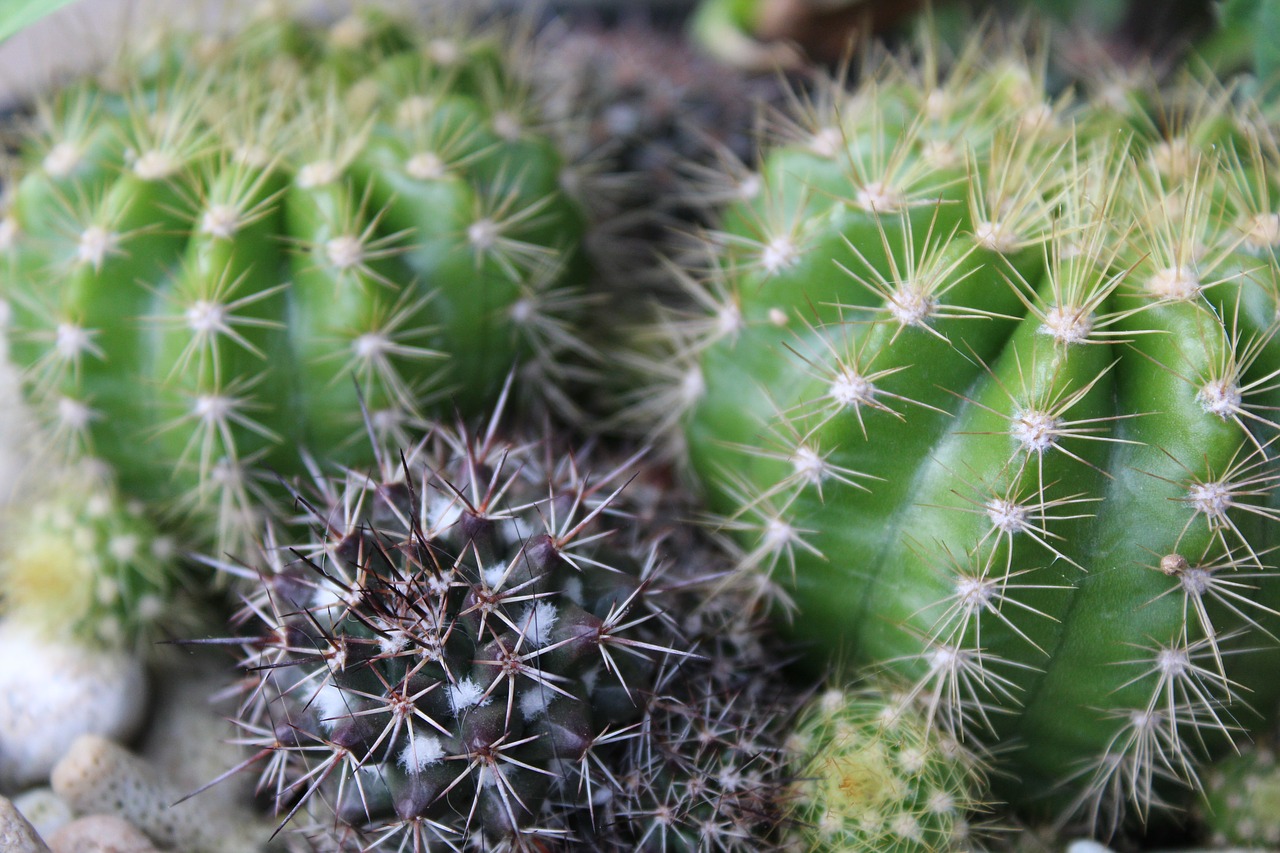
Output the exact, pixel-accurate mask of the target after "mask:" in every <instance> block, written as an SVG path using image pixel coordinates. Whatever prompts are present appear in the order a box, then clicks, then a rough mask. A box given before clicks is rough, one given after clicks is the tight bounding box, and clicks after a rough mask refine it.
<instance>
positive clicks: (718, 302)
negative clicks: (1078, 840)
mask: <svg viewBox="0 0 1280 853" xmlns="http://www.w3.org/2000/svg"><path fill="white" fill-rule="evenodd" d="M988 47H989V46H988V45H986V44H978V45H977V46H976V47H974V48H971V49H970V50H969V51H968V52H967V53H966V54H965V55H963V56H962V57H960V58H959V60H957V62H956V63H955V67H954V70H953V71H952V72H951V73H950V75H949V76H942V77H940V76H939V75H938V74H937V72H936V66H937V64H936V62H930V61H926V62H923V63H921V65H920V70H915V69H912V68H906V67H902V66H897V65H895V66H893V67H890V68H888V69H887V70H884V71H883V72H881V73H877V74H872V75H869V78H868V80H867V81H866V82H864V83H863V84H861V85H860V86H859V87H858V88H857V89H855V90H853V91H852V92H849V91H843V90H841V89H840V88H839V87H833V88H832V89H831V90H830V91H829V92H825V93H823V95H822V97H818V98H816V99H814V102H813V104H811V105H810V108H808V109H807V110H806V111H804V114H803V115H802V116H801V117H800V118H799V119H798V120H794V121H791V122H788V123H786V124H785V125H784V126H783V128H782V129H781V135H782V137H783V139H782V141H781V142H779V143H778V144H776V145H775V146H773V147H772V148H770V149H768V150H767V151H766V153H765V156H764V158H763V161H762V165H761V167H760V170H759V173H758V174H749V175H747V176H746V177H741V178H739V179H738V180H737V183H736V186H737V189H738V190H739V193H740V200H739V201H736V202H735V203H733V204H732V205H730V206H729V207H728V209H727V210H726V211H725V212H724V215H723V219H722V222H721V225H720V228H719V230H718V231H716V232H714V233H713V234H712V235H711V239H710V240H709V248H708V252H707V255H708V257H709V259H710V260H709V263H707V265H706V268H707V271H706V273H705V275H703V276H702V279H703V282H702V283H701V284H700V285H699V288H698V290H697V298H698V303H697V304H700V305H702V306H705V308H704V309H702V310H699V311H696V312H690V313H688V314H685V315H682V316H679V317H674V318H667V321H665V322H664V323H663V324H661V328H662V330H663V331H662V333H661V335H660V336H659V337H665V338H666V340H668V341H670V342H673V343H671V344H670V346H669V348H668V350H667V354H666V355H664V356H662V357H661V359H655V358H654V357H653V356H652V355H648V356H640V357H637V358H636V362H637V363H640V364H645V365H648V366H649V367H650V368H651V369H652V371H653V372H654V373H655V374H656V375H659V376H662V377H665V378H664V379H663V380H662V384H661V385H660V386H655V387H654V388H653V390H652V391H650V392H647V393H648V394H649V396H647V397H645V398H643V399H642V400H641V404H640V405H637V407H636V411H638V412H640V413H641V414H643V415H645V416H646V417H649V418H650V419H657V418H659V417H666V418H669V417H670V414H669V410H670V409H672V408H674V407H676V406H677V405H681V404H682V405H683V406H684V411H685V412H686V417H685V418H684V424H685V429H684V431H683V440H684V443H685V445H686V446H687V450H688V453H689V457H690V459H691V465H692V468H693V470H694V472H695V473H696V475H697V476H698V477H699V479H700V480H701V482H702V483H703V484H704V485H705V488H706V490H707V492H708V495H709V499H710V501H711V502H712V504H713V506H714V508H715V510H716V511H717V512H718V513H720V514H722V515H723V516H724V522H723V525H724V527H725V529H727V530H729V531H732V532H733V533H734V535H735V536H736V537H737V538H738V541H739V542H740V543H741V547H742V550H743V554H744V563H745V564H747V565H748V566H750V567H751V568H753V569H755V570H759V571H763V572H767V573H768V574H769V575H770V576H771V578H772V580H773V583H774V584H775V587H776V589H775V591H776V592H777V594H778V595H779V596H780V597H781V598H783V599H785V600H786V601H787V602H789V603H790V604H791V605H792V606H793V607H794V610H795V615H794V618H793V619H792V620H791V622H790V625H791V630H792V631H793V632H794V634H795V635H796V636H797V637H799V638H801V639H803V640H806V641H808V642H809V644H810V645H811V647H813V649H814V660H815V661H822V660H827V659H830V658H833V657H834V658H837V659H839V660H841V661H842V662H844V663H848V664H850V665H860V664H873V665H883V666H885V667H887V668H889V669H891V670H893V671H895V672H896V673H897V674H898V675H899V676H902V677H906V678H908V679H911V680H912V681H913V683H914V684H915V685H916V688H915V689H916V691H917V692H918V693H919V694H921V695H922V696H925V697H928V699H929V703H930V705H931V707H932V714H933V716H934V718H935V720H936V721H937V722H939V723H941V724H942V725H944V726H946V727H948V728H949V729H950V730H952V731H953V732H954V733H956V734H958V735H961V736H963V737H964V738H966V739H967V740H968V741H969V742H971V743H978V744H983V745H987V746H992V747H996V746H998V755H999V764H1000V766H1001V768H1002V772H1000V773H997V774H996V775H995V780H994V783H995V785H996V786H997V790H998V793H999V794H1001V795H1003V796H1006V797H1008V798H1010V799H1012V800H1013V801H1014V802H1016V803H1018V804H1019V805H1021V806H1024V807H1026V808H1028V809H1033V810H1038V811H1046V810H1053V811H1061V812H1064V813H1072V814H1078V815H1083V816H1085V817H1086V818H1089V819H1092V820H1093V821H1094V822H1108V821H1112V822H1114V821H1115V820H1118V819H1120V816H1121V814H1122V813H1123V812H1124V811H1126V805H1128V806H1132V809H1130V810H1129V813H1130V814H1136V815H1137V816H1138V817H1140V818H1143V819H1145V818H1147V817H1148V816H1149V815H1150V814H1151V813H1153V812H1157V811H1159V810H1160V809H1161V807H1162V806H1163V805H1166V804H1170V805H1171V804H1175V803H1176V802H1177V801H1178V797H1179V794H1178V790H1179V786H1182V787H1183V788H1185V787H1195V786H1196V785H1197V775H1196V768H1197V767H1198V766H1199V763H1200V762H1201V761H1202V759H1203V757H1204V754H1205V753H1215V752H1218V751H1220V750H1222V749H1224V748H1226V747H1227V745H1228V744H1229V742H1230V741H1231V740H1232V739H1233V738H1235V737H1237V736H1238V735H1239V733H1240V732H1241V730H1247V729H1249V728H1251V727H1254V726H1257V725H1260V724H1261V721H1262V720H1261V718H1262V716H1264V715H1267V714H1268V713H1269V710H1270V709H1271V708H1272V707H1273V706H1274V704H1275V699H1276V693H1277V688H1280V682H1277V680H1276V679H1275V677H1274V673H1275V666H1276V660H1277V654H1278V652H1277V648H1276V641H1275V636H1276V634H1277V630H1280V625H1278V624H1277V612H1276V608H1277V606H1278V605H1280V584H1277V583H1275V581H1274V572H1273V571H1272V570H1271V569H1270V563H1271V562H1272V558H1271V556H1270V555H1271V552H1272V550H1273V548H1274V547H1275V534H1274V530H1275V527H1276V521H1277V519H1278V518H1280V516H1278V515H1277V507H1278V506H1280V499H1278V498H1277V495H1276V492H1277V489H1276V485H1277V480H1278V479H1280V469H1278V468H1277V466H1276V463H1275V455H1276V451H1275V447H1274V442H1275V439H1276V436H1277V417H1276V411H1277V409H1276V406H1277V403H1280V399H1278V395H1277V388H1278V387H1280V383H1278V382H1277V376H1278V375H1280V374H1278V373H1277V370H1278V368H1280V343H1278V342H1277V341H1276V340H1275V330H1276V328H1277V319H1276V318H1277V292H1278V288H1280V283H1278V282H1280V267H1278V266H1277V262H1276V257H1275V248H1276V246H1277V245H1280V226H1277V222H1280V219H1278V217H1277V214H1276V212H1275V209H1274V206H1273V205H1274V202H1275V198H1276V192H1277V186H1278V183H1277V182H1278V181H1280V156H1278V154H1280V151H1278V149H1277V145H1276V136H1275V135H1274V132H1273V131H1274V128H1273V126H1272V125H1270V124H1269V123H1267V122H1266V121H1265V120H1264V118H1263V117H1262V116H1261V115H1259V114H1258V113H1257V111H1256V110H1254V109H1252V108H1251V107H1250V106H1249V105H1247V104H1242V103H1238V102H1237V101H1236V100H1235V99H1233V98H1232V95H1231V93H1230V92H1227V91H1224V90H1221V89H1220V88H1218V87H1217V86H1215V85H1214V84H1213V83H1211V82H1205V81H1199V80H1195V79H1191V78H1188V79H1185V80H1183V81H1182V82H1181V83H1180V84H1179V85H1178V86H1177V87H1176V88H1175V90H1174V91H1172V92H1157V91H1155V90H1143V89H1136V88H1135V89H1134V90H1133V91H1132V93H1130V92H1129V91H1127V90H1126V91H1122V92H1121V93H1120V94H1121V95H1123V97H1120V96H1118V95H1117V94H1116V92H1115V91H1110V90H1108V91H1106V92H1104V93H1102V94H1100V95H1099V96H1098V97H1096V98H1093V99H1087V100H1082V101H1081V102H1080V103H1077V104H1070V103H1068V102H1067V101H1066V100H1065V99H1064V100H1060V101H1057V102H1052V101H1050V100H1048V99H1047V98H1046V96H1045V95H1044V94H1043V89H1042V87H1041V85H1040V83H1039V80H1038V76H1039V75H1038V73H1037V72H1036V70H1035V67H1034V66H1033V65H1032V64H1030V63H1028V62H1027V61H1026V60H1025V59H1024V58H1021V57H1020V56H1018V55H1013V54H1011V53H1010V52H1009V51H1007V50H999V49H991V50H989V51H988ZM987 53H990V54H993V55H994V56H993V57H988V56H986V55H985V54H987ZM1112 88H1113V89H1115V88H1116V87H1112ZM1103 95H1106V96H1107V97H1103ZM721 189H722V190H723V189H724V188H723V187H721ZM673 354H674V355H673ZM672 364H675V365H677V367H674V368H673V367H672V366H671V365H672ZM1111 825H1113V826H1114V823H1112V824H1111Z"/></svg>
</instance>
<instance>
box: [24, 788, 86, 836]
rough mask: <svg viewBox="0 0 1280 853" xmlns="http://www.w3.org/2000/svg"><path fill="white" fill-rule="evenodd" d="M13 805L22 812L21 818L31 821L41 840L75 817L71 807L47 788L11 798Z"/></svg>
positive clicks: (25, 792) (35, 789)
mask: <svg viewBox="0 0 1280 853" xmlns="http://www.w3.org/2000/svg"><path fill="white" fill-rule="evenodd" d="M13 805H14V807H15V808H17V810H18V811H20V812H22V816H23V817H25V818H26V819H27V820H29V821H31V825H32V826H34V827H35V829H36V832H38V833H40V837H41V838H48V837H49V836H51V835H53V833H55V832H57V831H58V830H59V829H61V828H62V827H63V826H65V825H67V824H68V823H70V822H71V821H72V819H73V818H74V817H75V815H73V814H72V813H71V807H70V806H68V805H67V804H66V803H65V802H63V801H62V798H61V797H59V796H58V795H57V794H55V793H54V792H53V789H52V788H49V787H40V788H31V789H30V790H27V791H23V792H22V793H21V794H19V795H18V796H16V797H14V798H13Z"/></svg>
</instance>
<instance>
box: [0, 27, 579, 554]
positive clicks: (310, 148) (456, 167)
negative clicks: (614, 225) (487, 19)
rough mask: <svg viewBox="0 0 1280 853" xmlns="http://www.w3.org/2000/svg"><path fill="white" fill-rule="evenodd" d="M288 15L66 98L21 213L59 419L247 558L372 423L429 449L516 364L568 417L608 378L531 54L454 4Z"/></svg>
mask: <svg viewBox="0 0 1280 853" xmlns="http://www.w3.org/2000/svg"><path fill="white" fill-rule="evenodd" d="M279 5H280V4H275V5H274V6H273V5H271V4H268V5H267V6H265V7H264V11H262V12H261V13H260V14H259V15H258V16H257V17H254V18H253V19H251V20H249V21H247V22H242V23H241V25H240V26H239V27H237V31H236V32H234V33H232V34H231V35H229V36H226V37H221V36H218V35H210V36H197V35H195V34H182V33H162V34H161V35H160V36H158V37H157V38H155V39H152V40H151V41H148V42H146V43H143V44H139V45H134V46H133V49H131V50H130V51H128V52H127V54H126V55H125V56H124V58H122V59H121V61H120V62H119V63H118V65H117V66H115V67H113V68H111V69H109V70H107V71H105V72H103V73H101V74H99V75H97V76H96V77H95V78H92V79H89V80H84V81H80V82H77V83H73V84H70V85H68V86H66V87H64V88H63V89H62V90H61V91H60V92H58V93H57V94H54V95H52V96H49V97H47V98H46V99H45V100H43V101H42V102H40V103H39V104H38V105H37V107H36V108H35V110H34V115H33V120H32V121H31V122H30V125H31V126H30V127H29V128H28V129H27V130H26V131H25V132H24V133H22V134H21V138H20V139H19V140H17V143H16V149H17V153H16V156H15V157H14V158H13V163H12V164H11V165H10V167H9V168H8V169H7V178H8V179H7V180H6V182H5V183H6V192H5V194H4V197H3V201H2V202H0V265H2V277H3V281H4V284H3V290H2V291H0V295H2V296H3V297H4V298H5V299H6V300H8V302H9V304H10V308H11V310H12V322H11V324H10V335H11V356H12V358H13V359H14V361H15V363H17V364H18V365H19V366H20V367H21V368H23V370H24V384H25V387H26V389H27V391H28V396H29V397H30V399H31V400H32V402H33V403H34V404H35V406H36V407H37V409H38V410H39V413H40V414H41V415H42V416H43V417H44V419H45V420H46V422H47V423H48V424H49V425H50V429H51V431H52V432H53V433H54V434H55V435H57V436H59V437H61V438H63V439H65V440H66V442H67V443H69V444H70V445H71V446H73V447H74V448H75V449H76V450H77V451H78V450H82V449H84V450H88V451H90V452H92V453H94V454H97V455H99V456H100V457H102V458H103V459H105V460H106V461H108V462H109V463H110V464H112V465H113V466H115V467H116V469H117V470H118V475H119V479H120V483H121V485H122V487H123V489H124V490H125V491H126V492H127V493H128V494H131V495H135V496H140V497H143V498H145V499H147V500H148V501H154V502H155V503H156V504H157V505H159V506H162V507H164V508H165V509H166V510H171V511H175V512H177V513H180V514H182V515H184V516H187V517H191V516H200V517H202V518H205V519H207V518H209V517H212V518H213V519H215V520H216V523H217V525H218V534H217V537H216V538H217V541H218V543H219V544H221V545H224V546H228V545H234V544H236V543H238V542H240V541H242V540H243V538H244V531H246V530H249V529H251V528H252V523H251V519H252V516H253V515H254V509H255V507H256V506H257V505H259V503H260V501H261V499H262V497H263V495H262V492H263V491H264V490H265V491H268V492H269V491H270V487H271V486H272V485H274V478H271V479H269V482H268V483H267V485H266V486H265V487H264V485H263V482H262V480H263V475H262V474H261V472H262V471H264V470H268V469H269V470H271V471H273V472H286V473H287V472H296V471H298V470H300V467H301V466H300V462H299V458H300V454H299V452H298V449H299V448H300V447H302V448H306V449H309V450H310V451H311V452H313V453H315V454H317V455H319V456H321V457H323V458H329V459H335V460H345V461H354V460H356V459H358V457H359V455H360V453H361V451H362V450H364V449H365V446H364V443H363V435H364V422H363V418H362V408H363V410H367V413H368V418H369V420H370V421H371V422H372V423H373V425H374V427H375V428H376V429H377V430H379V431H380V432H383V433H386V434H388V435H396V436H399V437H401V438H403V437H404V435H406V430H409V429H411V426H412V424H413V423H414V422H415V421H416V420H420V419H422V418H423V417H425V416H428V415H430V414H432V413H450V412H452V411H453V410H454V409H455V407H456V408H458V409H461V410H463V411H468V412H475V411H477V410H479V409H482V408H484V407H485V406H487V405H489V404H490V403H491V402H492V400H493V398H494V397H495V395H496V394H497V392H498V389H499V388H500V387H501V385H502V383H503V380H504V377H505V376H506V375H507V373H508V372H509V371H510V370H511V369H512V366H513V365H519V366H520V370H521V376H522V379H523V380H524V381H523V382H522V383H521V390H522V392H528V395H529V396H530V397H537V398H540V399H542V400H543V401H552V403H553V405H556V406H564V405H567V402H566V401H567V399H568V398H567V397H565V396H564V395H563V394H561V393H560V388H561V381H562V380H563V379H564V377H565V375H566V372H569V371H571V370H572V367H570V365H571V364H572V363H573V360H574V358H575V357H578V356H581V355H582V353H581V352H580V350H581V349H582V346H581V344H580V341H579V339H578V338H577V336H576V335H575V333H574V331H573V323H572V318H573V317H575V316H576V315H577V313H578V312H579V311H580V308H581V294H580V283H581V282H580V279H581V277H582V276H581V274H582V265H583V258H582V255H581V253H580V251H579V244H580V240H581V236H582V234H583V231H584V229H585V224H586V215H585V213H584V211H583V209H582V208H581V206H580V205H579V203H578V202H577V201H576V200H575V199H574V198H572V197H571V196H570V193H569V192H568V191H567V190H566V189H565V186H566V185H575V186H576V185H578V184H579V183H580V182H575V181H574V180H572V178H573V175H572V174H571V171H572V169H571V164H568V163H566V162H565V160H564V158H563V157H562V156H561V154H560V153H559V151H558V149H557V145H556V143H555V141H554V139H553V137H552V136H551V135H550V134H549V133H548V132H546V129H545V128H544V127H543V124H542V118H541V115H540V107H539V104H538V103H537V101H536V100H535V99H534V98H533V97H532V96H531V95H530V87H529V85H528V83H527V81H526V80H525V79H524V78H525V77H526V76H527V74H528V71H527V69H526V67H525V63H526V61H527V58H525V57H523V56H522V54H521V51H522V50H524V48H525V47H526V46H527V45H525V44H524V43H523V41H522V40H521V39H520V38H519V37H517V36H516V34H515V33H514V32H508V31H506V30H503V29H501V28H499V27H497V26H494V27H482V26H481V25H479V23H477V22H475V21H471V20H470V18H471V17H472V16H469V15H466V14H459V12H458V10H457V9H455V8H446V7H443V6H440V7H438V8H436V9H435V11H434V12H430V11H428V12H424V13H423V17H425V18H426V19H427V20H417V19H411V18H408V17H405V16H396V15H393V14H391V13H389V12H387V11H385V10H380V9H379V8H378V7H375V6H373V5H371V4H362V5H360V6H358V7H357V8H356V10H355V11H353V12H352V13H351V14H350V15H349V16H347V17H344V18H341V19H340V20H337V21H336V22H333V23H331V24H323V23H317V22H315V21H314V20H312V19H303V18H299V17H293V16H290V15H289V14H287V13H286V12H283V11H281V10H279V9H278V8H276V7H278V6H279ZM524 41H527V39H526V40H524ZM575 350H577V351H575ZM203 538H204V539H205V541H208V540H210V539H213V538H214V537H212V536H205V537H203Z"/></svg>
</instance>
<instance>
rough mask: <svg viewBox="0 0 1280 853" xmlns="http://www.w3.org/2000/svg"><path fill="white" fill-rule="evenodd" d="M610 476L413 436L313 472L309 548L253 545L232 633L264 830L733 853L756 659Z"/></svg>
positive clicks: (487, 437)
mask: <svg viewBox="0 0 1280 853" xmlns="http://www.w3.org/2000/svg"><path fill="white" fill-rule="evenodd" d="M495 423H496V422H495ZM634 462H635V460H634V459H632V460H627V461H626V462H622V463H621V464H618V465H616V466H610V467H608V469H607V470H606V472H604V473H601V474H595V473H593V468H592V466H591V464H590V463H589V462H588V461H587V459H586V457H585V456H580V455H574V454H570V453H564V452H563V451H562V450H561V449H560V448H556V447H554V446H552V445H550V444H548V443H546V442H541V441H533V440H522V439H515V440H510V441H509V440H504V439H502V438H500V437H499V435H498V433H497V431H496V430H495V427H494V425H493V424H491V426H490V428H489V429H488V430H487V431H485V432H483V433H481V434H476V435H472V434H470V433H468V432H467V431H466V430H465V429H461V428H460V429H458V430H452V429H447V428H444V427H437V428H436V429H435V430H433V431H432V433H431V434H430V435H429V436H428V437H427V438H426V439H425V440H424V441H422V442H421V443H419V444H417V445H415V446H414V447H413V449H412V450H411V451H408V452H406V453H404V454H402V455H401V457H400V458H399V459H397V460H394V461H391V460H384V464H383V466H382V470H381V471H380V476H377V477H367V476H358V475H355V474H351V473H348V474H347V475H346V476H345V477H343V478H339V479H333V480H330V479H325V478H319V479H318V480H317V481H316V483H315V486H316V489H315V492H314V494H312V495H309V496H307V497H306V498H305V500H306V502H307V504H308V505H309V506H310V507H311V508H312V511H313V520H314V521H315V522H316V526H317V528H318V532H319V533H320V534H321V536H320V538H318V539H315V540H312V541H308V542H304V543H301V544H298V545H296V546H294V547H292V548H290V549H289V551H288V552H285V551H283V550H270V551H268V554H267V557H268V558H269V560H268V565H269V569H268V570H264V571H263V573H262V576H261V585H260V586H259V588H258V589H257V591H256V592H255V594H253V595H252V596H251V597H249V598H248V600H247V603H246V607H245V609H244V611H243V614H242V617H241V620H240V621H241V627H240V632H241V636H242V637H243V638H244V639H243V640H242V642H243V646H244V648H245V649H246V651H247V654H246V657H245V659H244V661H243V663H244V669H245V672H246V683H245V687H246V693H245V697H246V698H245V700H244V702H243V703H242V707H241V710H240V713H239V715H238V717H239V725H240V726H241V727H242V729H243V731H244V740H245V741H246V742H247V743H249V744H250V745H251V746H253V747H255V748H256V749H257V750H258V754H257V756H256V758H255V759H253V760H251V762H250V764H251V765H257V766H260V767H261V781H260V785H261V787H262V789H263V790H265V791H267V792H268V793H270V794H271V795H272V796H273V797H274V798H275V800H276V805H277V807H278V810H279V812H280V814H281V815H282V816H283V817H284V821H285V824H292V826H293V828H295V829H298V830H299V831H300V832H302V833H303V834H305V835H307V836H309V837H313V838H324V839H327V842H326V843H331V844H332V845H333V846H335V847H336V848H339V849H384V848H388V849H404V850H408V849H412V850H419V849H437V848H439V849H460V848H459V847H458V846H457V845H470V846H476V847H483V849H486V850H526V849H549V848H555V849H559V848H560V847H561V846H563V845H565V844H567V843H568V842H570V841H575V842H578V843H581V844H586V845H589V846H590V847H591V849H599V850H654V851H657V850H694V849H723V850H754V849H757V847H756V845H757V844H758V843H759V838H758V836H760V835H762V833H763V832H764V831H766V830H767V829H768V827H769V826H770V821H771V820H772V819H773V818H774V816H775V812H776V807H777V796H778V794H779V793H780V792H781V790H782V788H783V785H782V782H781V779H782V775H783V761H782V759H781V748H780V741H781V738H782V735H781V732H782V730H783V727H784V726H785V723H786V719H787V714H786V708H787V706H788V701H787V700H786V699H784V698H783V697H782V695H781V694H776V692H775V691H776V690H777V685H776V684H775V683H773V682H771V680H770V679H769V678H768V673H769V672H771V671H773V670H775V669H776V663H773V664H771V663H770V660H771V659H770V658H769V657H768V656H767V655H766V654H765V652H764V650H763V648H762V646H761V641H760V637H759V635H758V633H757V632H756V630H755V629H753V628H752V626H751V625H750V621H749V616H747V615H744V613H743V612H741V611H740V610H739V608H738V602H736V601H735V602H733V603H732V604H730V605H722V604H718V603H717V602H718V601H719V599H717V598H714V597H713V598H710V599H709V600H708V601H706V602H705V603H704V604H703V606H701V607H695V605H697V604H699V603H700V602H702V599H703V598H705V597H706V593H707V590H708V589H709V585H711V584H712V583H713V582H714V581H715V580H716V563H715V562H714V558H712V557H709V556H707V555H706V554H704V553H703V552H702V551H700V550H699V549H697V548H692V547H689V548H686V547H684V546H682V547H681V548H679V549H676V548H675V547H674V543H669V542H667V541H665V540H666V534H665V533H664V531H663V527H664V525H663V523H662V522H661V515H662V514H664V513H666V512H667V511H668V509H667V508H666V507H664V506H663V503H664V502H669V500H670V499H669V497H668V496H667V495H666V493H665V492H664V491H663V490H662V489H658V488H657V487H656V486H654V487H652V488H650V487H647V486H646V484H645V483H644V482H631V480H632V478H634V477H636V476H638V475H637V474H636V473H634V472H633V470H632V467H633V465H634ZM643 479H644V478H642V480H643ZM646 492H648V493H649V494H650V500H651V501H652V502H650V503H648V506H647V508H646V500H645V498H644V495H645V494H646ZM654 513H658V514H659V517H658V518H657V519H655V518H653V517H652V516H653V515H654ZM670 532H671V531H670V530H668V531H667V533H670ZM673 535H678V534H673ZM286 553H288V554H290V555H292V556H286ZM775 660H776V659H775ZM468 849H470V848H468Z"/></svg>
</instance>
